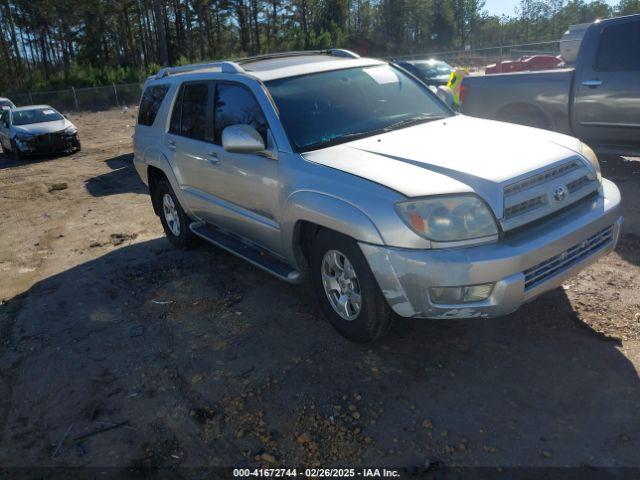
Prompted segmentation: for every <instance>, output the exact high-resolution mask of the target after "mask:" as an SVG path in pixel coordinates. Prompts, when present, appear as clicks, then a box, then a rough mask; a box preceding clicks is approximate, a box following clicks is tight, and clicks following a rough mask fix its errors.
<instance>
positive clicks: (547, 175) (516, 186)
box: [504, 160, 582, 197]
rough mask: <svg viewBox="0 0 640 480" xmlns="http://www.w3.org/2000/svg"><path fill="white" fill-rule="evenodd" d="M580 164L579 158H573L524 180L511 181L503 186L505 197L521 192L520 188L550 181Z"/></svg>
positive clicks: (523, 188) (578, 166) (524, 188)
mask: <svg viewBox="0 0 640 480" xmlns="http://www.w3.org/2000/svg"><path fill="white" fill-rule="evenodd" d="M581 165H582V163H581V162H580V160H573V161H571V162H568V163H565V164H563V165H560V166H558V167H555V168H551V169H549V170H547V171H545V172H542V173H539V174H537V175H533V176H531V177H528V178H525V179H524V180H520V181H519V182H516V183H512V184H511V185H507V186H506V187H505V188H504V195H505V197H506V196H508V195H512V194H514V193H517V192H521V191H522V190H526V189H527V188H531V187H535V186H536V185H540V184H541V183H546V182H550V181H551V180H553V179H555V178H558V177H561V176H562V175H564V174H565V173H569V172H571V171H572V170H575V169H576V168H580V166H581Z"/></svg>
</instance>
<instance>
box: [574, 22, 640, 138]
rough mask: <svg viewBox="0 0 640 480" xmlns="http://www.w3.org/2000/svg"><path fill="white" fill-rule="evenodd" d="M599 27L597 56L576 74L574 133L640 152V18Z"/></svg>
mask: <svg viewBox="0 0 640 480" xmlns="http://www.w3.org/2000/svg"><path fill="white" fill-rule="evenodd" d="M599 28H600V31H599V35H595V36H594V37H593V38H594V39H595V38H597V39H598V45H597V49H596V54H595V58H589V59H584V60H583V61H582V63H581V64H580V65H579V67H578V69H577V71H576V80H575V103H574V108H573V119H572V124H573V129H574V133H575V134H576V136H578V137H579V138H581V139H583V140H585V141H587V142H592V143H594V144H614V145H626V146H631V147H637V148H640V115H638V112H640V52H638V48H639V47H640V20H639V19H638V18H622V19H619V20H617V21H616V22H615V23H612V24H609V23H608V22H607V24H605V25H604V26H600V27H599ZM594 46H595V45H592V50H593V47H594ZM583 47H585V49H586V45H585V46H583ZM587 50H588V49H587Z"/></svg>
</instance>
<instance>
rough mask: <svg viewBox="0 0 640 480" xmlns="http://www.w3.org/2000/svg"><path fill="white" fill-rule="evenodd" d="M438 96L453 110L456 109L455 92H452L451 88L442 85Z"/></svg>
mask: <svg viewBox="0 0 640 480" xmlns="http://www.w3.org/2000/svg"><path fill="white" fill-rule="evenodd" d="M436 95H437V96H438V98H439V99H440V100H442V101H443V102H444V103H446V104H447V105H449V107H450V108H451V109H453V110H455V109H456V105H455V102H454V99H453V90H451V88H449V87H445V86H443V85H440V86H439V87H438V91H437V93H436Z"/></svg>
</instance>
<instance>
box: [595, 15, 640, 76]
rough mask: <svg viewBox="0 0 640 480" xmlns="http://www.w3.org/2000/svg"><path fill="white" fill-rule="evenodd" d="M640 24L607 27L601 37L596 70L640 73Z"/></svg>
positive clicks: (630, 23)
mask: <svg viewBox="0 0 640 480" xmlns="http://www.w3.org/2000/svg"><path fill="white" fill-rule="evenodd" d="M638 46H640V22H629V23H623V24H620V25H612V26H610V27H606V28H605V29H604V30H603V31H602V34H601V35H600V46H599V48H598V58H597V60H596V70H597V71H600V72H637V71H640V50H639V49H638Z"/></svg>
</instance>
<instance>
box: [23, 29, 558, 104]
mask: <svg viewBox="0 0 640 480" xmlns="http://www.w3.org/2000/svg"><path fill="white" fill-rule="evenodd" d="M559 53H560V42H558V41H551V42H539V43H526V44H520V45H507V46H500V47H487V48H474V49H469V50H449V51H440V52H438V51H433V52H426V53H422V54H414V55H403V56H396V57H389V58H390V59H391V60H412V59H426V58H437V59H439V60H444V61H445V62H447V63H449V64H450V65H454V66H462V67H466V68H470V69H471V70H474V71H484V68H485V67H486V66H487V65H489V64H492V63H497V62H499V61H504V60H517V59H518V58H520V57H522V56H530V55H553V56H556V55H559ZM141 94H142V84H141V83H129V84H122V85H115V84H113V85H107V86H102V87H87V88H73V87H71V88H69V89H65V90H53V91H48V92H25V93H17V94H14V95H10V98H11V100H12V101H13V103H15V104H16V105H18V106H23V105H37V104H46V105H51V106H52V107H54V108H56V109H57V110H60V111H61V112H72V111H101V110H108V109H110V108H118V107H125V106H126V107H132V106H136V105H137V104H138V102H139V100H140V95H141Z"/></svg>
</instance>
